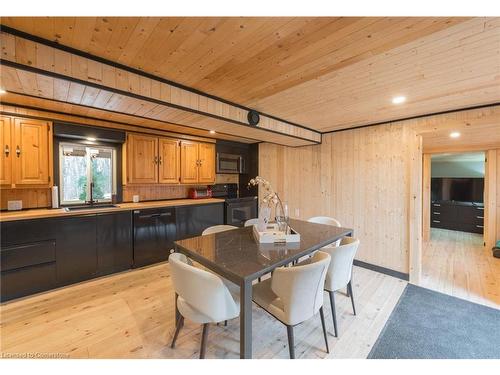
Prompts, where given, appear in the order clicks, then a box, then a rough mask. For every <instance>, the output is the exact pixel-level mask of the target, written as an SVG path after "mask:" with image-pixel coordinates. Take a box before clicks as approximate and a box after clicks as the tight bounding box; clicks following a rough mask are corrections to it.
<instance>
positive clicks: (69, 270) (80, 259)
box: [56, 215, 97, 285]
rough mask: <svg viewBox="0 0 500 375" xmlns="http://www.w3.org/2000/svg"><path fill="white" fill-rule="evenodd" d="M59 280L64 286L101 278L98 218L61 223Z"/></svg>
mask: <svg viewBox="0 0 500 375" xmlns="http://www.w3.org/2000/svg"><path fill="white" fill-rule="evenodd" d="M57 221H58V223H57V237H56V240H57V243H56V248H57V280H58V283H59V284H60V285H66V284H71V283H76V282H78V281H83V280H87V279H90V278H92V277H94V276H95V275H96V274H97V249H96V215H85V216H74V217H65V218H61V219H58V220H57Z"/></svg>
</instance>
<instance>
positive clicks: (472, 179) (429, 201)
mask: <svg viewBox="0 0 500 375" xmlns="http://www.w3.org/2000/svg"><path fill="white" fill-rule="evenodd" d="M426 161H427V162H426ZM486 168H487V165H486V154H485V152H464V153H441V154H432V155H424V180H426V181H424V202H423V204H424V209H423V215H424V217H423V219H424V242H423V246H422V278H421V285H422V286H424V287H427V288H429V289H434V290H437V291H439V292H442V293H446V294H449V295H453V296H455V297H459V298H463V299H467V300H470V301H473V302H477V303H481V304H485V305H489V306H493V307H497V308H498V307H500V297H499V296H498V293H497V292H496V291H495V288H494V285H489V284H488V280H495V279H496V273H497V272H498V271H499V267H500V262H498V259H495V258H493V257H492V254H491V249H489V248H487V247H486V246H485V242H486V239H485V237H484V235H485V234H484V231H485V202H486V199H487V196H486V194H485V188H486V185H485V181H486V179H485V177H486ZM486 183H487V182H486ZM425 190H427V192H426V191H425Z"/></svg>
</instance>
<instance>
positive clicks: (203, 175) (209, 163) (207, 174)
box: [198, 143, 215, 184]
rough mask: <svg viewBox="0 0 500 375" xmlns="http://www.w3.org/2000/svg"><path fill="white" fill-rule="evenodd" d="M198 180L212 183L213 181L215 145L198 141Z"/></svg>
mask: <svg viewBox="0 0 500 375" xmlns="http://www.w3.org/2000/svg"><path fill="white" fill-rule="evenodd" d="M198 160H199V170H198V182H200V183H204V184H205V183H206V184H213V183H214V182H215V145H214V144H210V143H200V144H199V145H198Z"/></svg>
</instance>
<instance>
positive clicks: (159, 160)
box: [158, 156, 161, 165]
mask: <svg viewBox="0 0 500 375" xmlns="http://www.w3.org/2000/svg"><path fill="white" fill-rule="evenodd" d="M158 164H160V165H161V156H160V157H159V159H158Z"/></svg>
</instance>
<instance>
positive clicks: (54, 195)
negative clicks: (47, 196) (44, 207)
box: [52, 186, 59, 208]
mask: <svg viewBox="0 0 500 375" xmlns="http://www.w3.org/2000/svg"><path fill="white" fill-rule="evenodd" d="M52 208H59V189H58V187H57V186H52Z"/></svg>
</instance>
